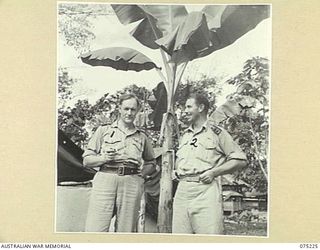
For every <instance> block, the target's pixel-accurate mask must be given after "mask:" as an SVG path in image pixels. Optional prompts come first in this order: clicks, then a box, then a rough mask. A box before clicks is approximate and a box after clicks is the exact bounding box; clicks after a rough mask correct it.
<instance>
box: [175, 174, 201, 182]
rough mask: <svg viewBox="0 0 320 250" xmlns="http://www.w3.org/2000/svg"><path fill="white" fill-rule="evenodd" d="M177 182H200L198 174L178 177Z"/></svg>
mask: <svg viewBox="0 0 320 250" xmlns="http://www.w3.org/2000/svg"><path fill="white" fill-rule="evenodd" d="M178 178H179V181H186V182H200V174H198V175H184V176H179V177H178Z"/></svg>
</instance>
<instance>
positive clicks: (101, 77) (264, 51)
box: [58, 5, 271, 106]
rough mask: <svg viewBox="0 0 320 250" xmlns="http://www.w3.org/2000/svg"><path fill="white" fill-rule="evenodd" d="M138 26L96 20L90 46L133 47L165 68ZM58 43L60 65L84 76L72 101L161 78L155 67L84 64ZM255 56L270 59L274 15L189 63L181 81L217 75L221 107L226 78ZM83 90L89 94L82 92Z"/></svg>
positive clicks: (191, 8)
mask: <svg viewBox="0 0 320 250" xmlns="http://www.w3.org/2000/svg"><path fill="white" fill-rule="evenodd" d="M186 8H187V10H188V11H189V12H190V11H197V10H201V9H202V8H203V5H186ZM135 26H136V23H134V24H130V25H127V26H124V25H122V24H121V23H120V22H119V20H118V18H117V17H116V16H115V15H107V16H102V17H98V18H97V19H94V20H93V29H92V32H93V33H94V34H95V35H96V39H95V40H93V41H92V43H91V49H92V50H95V49H102V48H107V47H130V48H133V49H136V50H138V51H140V52H142V53H143V54H145V55H146V56H148V57H149V58H150V59H152V60H153V61H154V62H155V63H156V64H157V65H158V66H159V65H160V67H162V58H161V55H160V52H159V50H152V49H149V48H147V47H145V46H143V45H142V44H140V43H139V42H138V41H136V40H135V39H134V38H133V37H132V36H130V34H129V32H130V31H131V30H132V29H133V28H134V27H135ZM58 42H59V44H58V48H59V50H58V66H61V67H67V68H68V71H69V72H70V75H71V76H72V77H75V78H80V79H82V81H80V82H79V83H78V84H77V86H75V88H74V91H75V93H79V95H77V97H76V98H75V99H74V100H72V102H73V103H74V102H75V101H76V100H77V99H88V100H89V102H90V103H92V104H94V103H95V101H96V100H97V99H99V98H100V97H101V96H103V95H104V94H105V93H115V92H116V91H117V90H120V89H122V88H123V87H125V86H127V85H131V84H136V85H138V86H144V87H146V88H148V89H152V88H154V87H156V85H157V84H158V83H159V82H161V81H162V80H161V78H160V77H159V75H158V74H157V72H156V71H155V70H150V71H141V72H134V71H127V72H126V71H117V70H115V69H112V68H110V67H92V66H90V65H87V64H84V63H82V62H81V60H80V59H79V57H78V56H79V54H78V52H76V51H75V50H74V49H73V48H72V47H70V46H66V45H64V42H63V38H62V37H58ZM255 56H260V57H267V58H269V59H271V18H268V19H265V20H263V21H262V22H261V23H259V24H258V25H257V27H256V28H255V29H253V30H251V31H250V32H248V33H247V34H245V35H244V36H242V37H241V38H240V39H238V40H237V41H236V42H234V43H233V44H232V45H230V46H228V47H226V48H224V49H222V50H218V51H215V52H213V53H212V54H210V55H208V56H206V57H203V58H199V59H195V60H193V61H191V62H189V64H188V66H187V68H186V70H185V73H184V76H183V78H182V82H183V81H185V80H186V79H190V80H197V79H200V78H201V76H202V75H206V76H209V77H217V78H218V79H219V82H218V84H221V85H222V86H223V88H222V89H223V91H222V95H221V96H220V97H219V98H218V99H217V104H218V106H219V105H221V104H222V103H223V102H224V101H225V96H226V95H228V94H229V93H231V92H232V91H233V86H232V85H228V84H224V83H225V81H226V80H227V79H229V78H230V77H233V76H235V75H237V74H238V73H240V72H241V70H242V68H243V65H244V62H245V61H246V60H248V59H250V58H252V57H255ZM84 92H86V94H85V95H81V93H84ZM70 105H72V103H71V104H70Z"/></svg>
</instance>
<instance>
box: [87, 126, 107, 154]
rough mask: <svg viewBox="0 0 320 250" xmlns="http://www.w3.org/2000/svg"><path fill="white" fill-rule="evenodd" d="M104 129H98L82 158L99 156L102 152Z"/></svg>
mask: <svg viewBox="0 0 320 250" xmlns="http://www.w3.org/2000/svg"><path fill="white" fill-rule="evenodd" d="M102 140H103V136H102V127H101V126H100V127H98V128H97V130H96V131H95V132H94V134H93V135H92V137H91V138H90V140H89V142H88V145H87V149H86V150H85V151H84V153H83V154H82V157H83V158H84V157H86V156H89V155H98V154H100V151H101V145H102Z"/></svg>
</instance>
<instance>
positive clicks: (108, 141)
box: [102, 137, 122, 153]
mask: <svg viewBox="0 0 320 250" xmlns="http://www.w3.org/2000/svg"><path fill="white" fill-rule="evenodd" d="M121 142H122V141H121V139H120V138H111V137H105V138H104V140H103V145H102V152H103V153H106V152H107V151H114V150H116V151H119V150H120V149H121V144H122V143H121Z"/></svg>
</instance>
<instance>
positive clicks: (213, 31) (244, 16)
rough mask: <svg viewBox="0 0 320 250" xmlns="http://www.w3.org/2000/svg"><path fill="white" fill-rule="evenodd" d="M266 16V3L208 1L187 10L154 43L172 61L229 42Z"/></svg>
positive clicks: (201, 52)
mask: <svg viewBox="0 0 320 250" xmlns="http://www.w3.org/2000/svg"><path fill="white" fill-rule="evenodd" d="M268 16H269V6H268V5H227V6H224V5H217V6H215V5H210V6H206V7H204V8H203V10H202V11H201V12H192V13H189V15H188V16H187V17H186V18H185V19H184V20H183V21H182V22H181V23H180V24H179V26H177V28H176V30H175V31H174V32H172V33H171V34H168V35H167V36H164V37H163V38H161V39H158V40H157V41H156V43H157V44H158V45H159V46H160V47H161V48H163V50H165V51H166V52H167V53H168V54H169V55H171V56H172V60H173V61H174V62H176V63H181V62H186V61H191V60H193V59H195V58H199V57H203V56H206V55H208V54H210V53H212V52H213V51H216V50H219V49H222V48H224V47H226V46H228V45H230V44H232V43H233V42H235V41H236V40H237V39H238V38H240V37H241V36H243V35H244V34H245V33H247V32H248V31H250V30H252V29H253V28H255V27H256V26H257V24H258V23H259V22H261V21H262V20H263V19H265V18H267V17H268Z"/></svg>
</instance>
